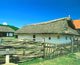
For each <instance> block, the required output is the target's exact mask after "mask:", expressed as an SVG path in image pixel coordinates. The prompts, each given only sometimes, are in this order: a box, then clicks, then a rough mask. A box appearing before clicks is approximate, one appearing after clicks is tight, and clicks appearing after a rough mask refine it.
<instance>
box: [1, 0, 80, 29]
mask: <svg viewBox="0 0 80 65" xmlns="http://www.w3.org/2000/svg"><path fill="white" fill-rule="evenodd" d="M69 14H70V16H71V18H72V19H73V20H75V19H80V0H0V24H1V23H3V22H7V23H8V24H9V25H14V26H17V27H19V28H20V27H22V26H24V25H28V24H33V23H39V22H44V21H49V20H53V19H58V18H62V17H67V16H68V15H69Z"/></svg>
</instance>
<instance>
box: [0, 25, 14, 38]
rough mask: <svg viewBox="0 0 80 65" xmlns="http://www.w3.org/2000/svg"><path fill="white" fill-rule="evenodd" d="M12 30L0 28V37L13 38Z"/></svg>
mask: <svg viewBox="0 0 80 65" xmlns="http://www.w3.org/2000/svg"><path fill="white" fill-rule="evenodd" d="M14 32H15V31H14V30H13V29H12V28H10V27H7V26H0V37H12V36H14Z"/></svg>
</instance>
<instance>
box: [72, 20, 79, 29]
mask: <svg viewBox="0 0 80 65" xmlns="http://www.w3.org/2000/svg"><path fill="white" fill-rule="evenodd" d="M73 24H74V26H75V28H76V29H80V20H73Z"/></svg>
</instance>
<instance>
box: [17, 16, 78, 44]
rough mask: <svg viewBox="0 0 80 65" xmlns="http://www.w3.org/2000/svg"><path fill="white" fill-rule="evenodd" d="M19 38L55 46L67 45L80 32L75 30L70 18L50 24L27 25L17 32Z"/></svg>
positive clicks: (53, 21) (50, 22)
mask: <svg viewBox="0 0 80 65" xmlns="http://www.w3.org/2000/svg"><path fill="white" fill-rule="evenodd" d="M16 34H17V35H18V38H21V39H23V38H24V39H32V40H34V41H42V40H43V39H45V42H46V43H53V44H67V43H70V42H71V40H73V37H74V36H75V35H78V32H77V31H76V30H75V27H74V25H73V22H72V20H71V18H70V17H66V18H61V19H56V20H51V21H48V22H43V23H37V24H32V25H25V26H23V27H22V28H21V29H19V30H18V31H16Z"/></svg>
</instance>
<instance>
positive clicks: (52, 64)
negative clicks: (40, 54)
mask: <svg viewBox="0 0 80 65" xmlns="http://www.w3.org/2000/svg"><path fill="white" fill-rule="evenodd" d="M19 65H80V53H77V55H76V54H68V55H64V56H61V57H58V58H54V59H50V60H43V59H41V58H37V59H35V60H32V61H28V62H24V63H20V64H19Z"/></svg>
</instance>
